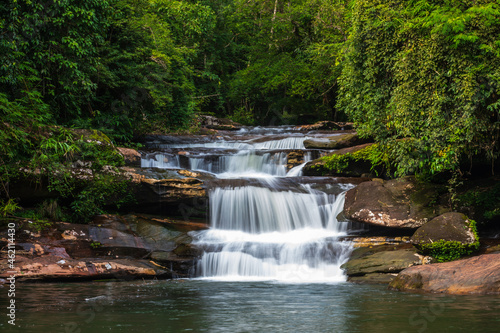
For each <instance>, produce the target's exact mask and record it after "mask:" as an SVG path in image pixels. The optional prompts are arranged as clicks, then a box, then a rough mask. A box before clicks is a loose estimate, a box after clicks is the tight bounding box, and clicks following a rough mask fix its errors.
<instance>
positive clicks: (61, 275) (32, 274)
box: [0, 255, 172, 281]
mask: <svg viewBox="0 0 500 333" xmlns="http://www.w3.org/2000/svg"><path fill="white" fill-rule="evenodd" d="M7 264H8V263H7V259H1V260H0V267H1V269H0V271H1V272H2V273H0V278H3V279H6V278H8V277H9V276H10V275H11V274H15V275H16V281H40V280H42V281H51V280H52V281H54V280H56V281H62V280H68V281H75V280H96V279H131V278H134V279H137V278H154V277H171V275H172V274H171V272H170V271H168V269H167V268H165V267H157V266H156V265H154V264H153V263H151V262H149V261H148V260H129V259H115V260H106V259H95V258H93V259H78V260H75V259H67V258H64V259H63V258H60V257H57V256H51V255H47V256H40V257H33V258H30V257H28V256H17V257H16V264H15V267H14V269H13V270H11V269H7V268H8V266H7ZM11 271H13V272H14V273H11Z"/></svg>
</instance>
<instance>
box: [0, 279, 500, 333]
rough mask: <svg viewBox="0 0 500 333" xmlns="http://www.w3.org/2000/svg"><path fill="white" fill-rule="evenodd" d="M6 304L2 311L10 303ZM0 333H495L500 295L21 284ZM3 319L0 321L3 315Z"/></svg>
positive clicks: (309, 287) (188, 284)
mask: <svg viewBox="0 0 500 333" xmlns="http://www.w3.org/2000/svg"><path fill="white" fill-rule="evenodd" d="M3 291H6V290H5V288H3V289H0V293H1V294H2V296H1V298H0V305H1V308H2V309H5V307H6V305H7V303H6V297H5V296H6V295H4V293H3ZM16 301H17V306H18V312H17V314H16V323H17V325H18V327H16V328H12V327H11V326H10V325H8V324H7V322H6V319H5V317H4V318H3V319H2V321H1V323H0V330H1V331H2V332H28V333H30V332H43V333H45V332H47V333H48V332H51V333H52V332H93V333H103V332H141V333H142V332H148V333H153V332H173V333H175V332H374V333H376V332H381V333H382V332H384V333H392V332H398V333H400V332H498V328H499V327H500V299H499V297H498V296H446V295H421V294H408V293H400V292H393V291H388V290H387V289H386V288H385V287H381V286H360V285H354V284H349V283H337V284H283V283H273V282H214V281H205V280H173V281H129V282H88V283H57V284H56V283H48V284H19V285H18V290H17V293H16ZM5 313H6V312H5V310H4V311H2V316H5Z"/></svg>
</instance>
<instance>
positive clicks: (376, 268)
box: [341, 248, 422, 276]
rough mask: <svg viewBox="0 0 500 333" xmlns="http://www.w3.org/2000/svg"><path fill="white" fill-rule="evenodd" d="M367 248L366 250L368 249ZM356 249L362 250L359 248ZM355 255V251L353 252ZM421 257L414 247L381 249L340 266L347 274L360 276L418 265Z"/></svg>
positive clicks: (395, 271)
mask: <svg viewBox="0 0 500 333" xmlns="http://www.w3.org/2000/svg"><path fill="white" fill-rule="evenodd" d="M370 250H371V249H369V250H368V251H370ZM358 251H363V249H362V248H360V249H359V250H358ZM354 255H355V256H356V253H354ZM421 263H422V259H421V257H420V256H419V255H418V254H417V253H416V249H413V248H412V249H402V250H395V251H381V252H376V253H373V254H370V255H364V256H362V257H359V258H356V259H352V260H349V261H348V262H346V263H345V264H343V265H342V266H341V268H342V269H344V270H345V272H346V274H347V275H349V276H360V275H366V274H371V273H397V272H400V271H402V270H403V269H405V268H408V267H410V266H413V265H420V264H421Z"/></svg>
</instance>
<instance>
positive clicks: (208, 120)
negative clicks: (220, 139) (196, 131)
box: [198, 115, 243, 131]
mask: <svg viewBox="0 0 500 333" xmlns="http://www.w3.org/2000/svg"><path fill="white" fill-rule="evenodd" d="M198 118H199V120H200V125H201V126H202V127H206V128H209V129H215V130H225V131H237V130H240V129H241V128H242V127H243V125H241V124H238V123H236V122H234V121H232V120H230V119H227V118H216V117H213V116H207V115H200V116H198Z"/></svg>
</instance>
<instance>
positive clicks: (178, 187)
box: [120, 167, 214, 219]
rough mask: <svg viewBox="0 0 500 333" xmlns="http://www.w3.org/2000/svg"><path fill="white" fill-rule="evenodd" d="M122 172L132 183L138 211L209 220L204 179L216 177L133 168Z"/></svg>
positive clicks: (126, 168) (125, 168) (198, 173)
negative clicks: (207, 217)
mask: <svg viewBox="0 0 500 333" xmlns="http://www.w3.org/2000/svg"><path fill="white" fill-rule="evenodd" d="M120 170H121V172H122V174H123V176H124V177H125V178H127V179H129V180H130V181H131V188H130V192H131V193H132V194H133V196H134V198H135V202H136V204H135V207H134V210H135V211H137V212H148V213H155V214H166V215H169V216H174V215H177V216H183V217H184V218H185V219H189V218H191V217H206V213H207V206H206V205H207V201H208V194H207V192H206V190H205V180H207V179H212V178H214V176H212V175H209V174H205V173H200V172H190V171H183V170H161V169H158V170H148V169H141V168H131V167H122V168H120ZM195 177H198V178H195Z"/></svg>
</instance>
